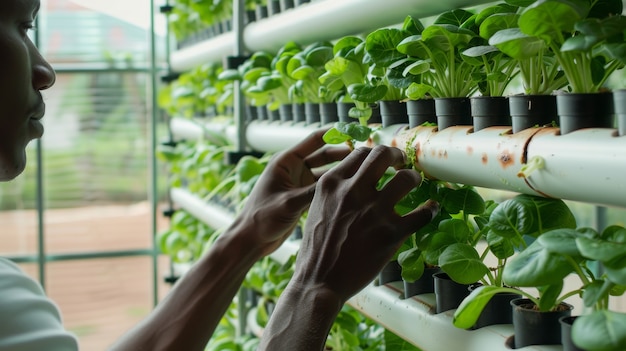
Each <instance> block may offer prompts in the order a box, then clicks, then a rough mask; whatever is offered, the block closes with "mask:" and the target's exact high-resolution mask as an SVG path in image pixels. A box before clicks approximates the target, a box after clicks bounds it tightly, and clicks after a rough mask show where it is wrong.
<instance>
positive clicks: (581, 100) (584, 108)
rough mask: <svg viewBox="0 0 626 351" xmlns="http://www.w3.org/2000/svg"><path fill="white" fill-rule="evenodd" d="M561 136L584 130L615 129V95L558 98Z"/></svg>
mask: <svg viewBox="0 0 626 351" xmlns="http://www.w3.org/2000/svg"><path fill="white" fill-rule="evenodd" d="M556 109H557V113H558V115H559V127H560V128H561V134H567V133H571V132H573V131H575V130H578V129H583V128H613V126H614V113H615V106H614V105H613V94H612V93H608V92H604V93H589V94H561V95H557V96H556Z"/></svg>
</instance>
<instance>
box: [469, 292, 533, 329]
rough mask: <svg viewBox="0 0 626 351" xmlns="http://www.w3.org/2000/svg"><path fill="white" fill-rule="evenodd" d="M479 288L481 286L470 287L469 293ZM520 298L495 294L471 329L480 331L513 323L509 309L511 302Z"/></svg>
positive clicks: (518, 295) (506, 294)
mask: <svg viewBox="0 0 626 351" xmlns="http://www.w3.org/2000/svg"><path fill="white" fill-rule="evenodd" d="M479 286H481V284H476V285H472V286H471V287H470V291H471V290H474V289H476V288H478V287H479ZM520 297H522V295H520V294H515V293H508V292H507V293H498V294H495V295H494V296H493V297H492V298H491V299H490V300H489V302H487V304H486V305H485V308H483V310H482V312H481V313H480V316H479V317H478V320H477V321H476V323H475V324H474V325H473V326H472V328H471V329H480V328H483V327H487V326H490V325H496V324H511V323H513V310H512V309H511V301H513V300H515V299H519V298H520Z"/></svg>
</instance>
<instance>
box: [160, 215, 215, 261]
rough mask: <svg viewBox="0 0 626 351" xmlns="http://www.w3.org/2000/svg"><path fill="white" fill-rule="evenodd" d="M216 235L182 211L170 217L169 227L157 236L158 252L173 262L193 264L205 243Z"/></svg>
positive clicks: (202, 250) (213, 231)
mask: <svg viewBox="0 0 626 351" xmlns="http://www.w3.org/2000/svg"><path fill="white" fill-rule="evenodd" d="M215 234H216V232H215V230H213V229H211V228H210V227H208V226H207V225H206V224H204V223H202V222H201V221H199V220H198V219H196V218H195V217H194V216H193V215H191V214H189V213H188V212H186V211H184V210H178V211H176V212H175V213H174V215H172V219H171V222H170V226H169V228H168V229H165V230H163V231H161V232H159V233H158V234H157V243H158V245H159V250H160V251H161V252H162V253H164V254H166V255H168V256H169V257H170V259H171V260H172V261H173V262H176V263H190V262H195V261H196V260H197V259H198V258H200V256H201V255H202V253H203V252H204V249H205V243H206V242H208V241H209V240H210V239H211V237H213V236H214V235H215Z"/></svg>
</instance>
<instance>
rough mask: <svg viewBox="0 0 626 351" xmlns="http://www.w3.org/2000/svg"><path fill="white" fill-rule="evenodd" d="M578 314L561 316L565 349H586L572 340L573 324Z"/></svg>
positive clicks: (566, 350) (570, 350)
mask: <svg viewBox="0 0 626 351" xmlns="http://www.w3.org/2000/svg"><path fill="white" fill-rule="evenodd" d="M577 317H578V316H569V317H561V318H559V323H561V344H563V351H585V350H583V349H581V348H580V347H578V346H576V345H574V341H573V340H572V325H573V324H574V321H575V320H576V318H577Z"/></svg>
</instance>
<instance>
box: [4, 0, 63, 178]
mask: <svg viewBox="0 0 626 351" xmlns="http://www.w3.org/2000/svg"><path fill="white" fill-rule="evenodd" d="M38 10H39V0H0V181H6V180H11V179H13V178H15V177H16V176H18V175H19V174H20V173H21V172H22V171H23V170H24V167H25V166H26V154H25V148H26V145H27V144H28V142H29V141H31V140H33V139H35V138H39V137H41V135H42V134H43V126H42V125H41V122H40V121H39V119H40V118H41V117H43V114H44V110H45V108H44V104H43V100H42V97H41V93H40V90H44V89H47V88H49V87H50V86H52V84H54V80H55V75H54V71H53V70H52V67H50V65H49V64H48V63H47V62H46V61H45V60H44V59H43V58H42V57H41V55H40V54H39V52H38V51H37V49H36V48H35V46H34V45H33V43H32V42H31V40H30V39H29V38H28V31H29V30H30V29H32V27H33V24H34V21H35V16H36V15H37V11H38Z"/></svg>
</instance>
